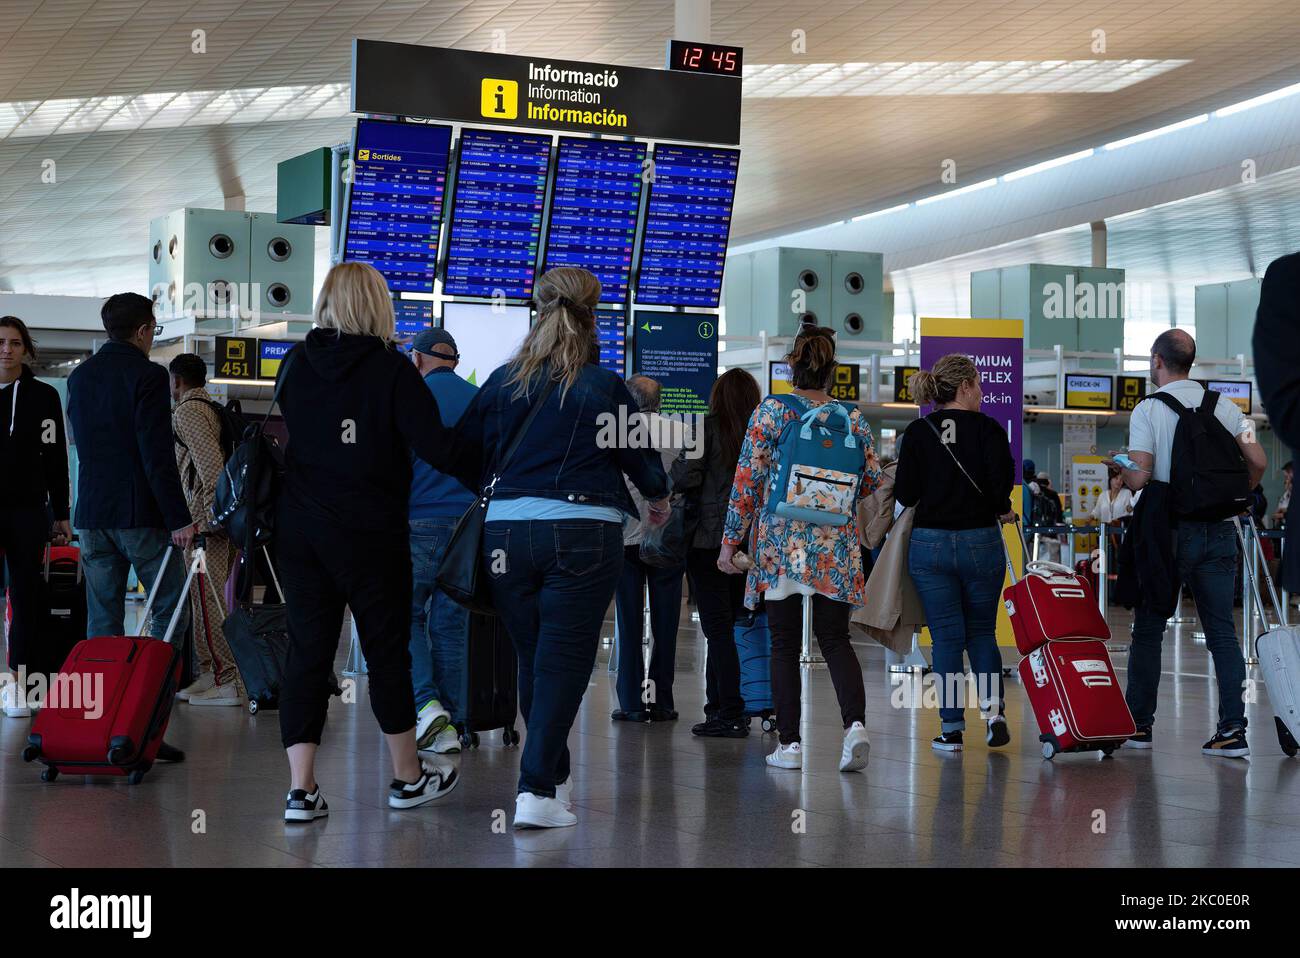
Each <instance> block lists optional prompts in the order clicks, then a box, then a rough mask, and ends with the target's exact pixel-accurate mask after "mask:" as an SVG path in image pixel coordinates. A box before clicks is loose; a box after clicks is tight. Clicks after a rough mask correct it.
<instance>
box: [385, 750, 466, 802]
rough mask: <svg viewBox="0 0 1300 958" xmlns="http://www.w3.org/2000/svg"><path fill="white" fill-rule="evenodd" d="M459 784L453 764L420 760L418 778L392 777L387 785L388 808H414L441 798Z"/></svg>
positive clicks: (457, 774)
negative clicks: (404, 780)
mask: <svg viewBox="0 0 1300 958" xmlns="http://www.w3.org/2000/svg"><path fill="white" fill-rule="evenodd" d="M459 784H460V774H459V773H458V772H457V771H456V766H455V765H450V764H447V763H445V762H426V761H421V762H420V779H419V781H416V782H403V781H402V780H401V779H397V778H395V779H393V781H392V782H391V783H390V784H389V786H388V805H389V807H390V808H415V807H417V806H419V805H424V804H425V803H427V802H432V801H435V800H437V799H439V798H442V797H443V796H444V795H446V794H447V793H448V792H450V791H451V790H452V789H454V788H455V787H456V786H457V785H459Z"/></svg>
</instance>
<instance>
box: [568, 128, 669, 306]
mask: <svg viewBox="0 0 1300 958" xmlns="http://www.w3.org/2000/svg"><path fill="white" fill-rule="evenodd" d="M645 157H646V145H645V144H644V143H636V142H633V143H627V142H621V141H618V140H585V139H576V138H573V137H560V151H559V154H558V156H557V157H556V161H555V186H554V188H553V189H552V190H551V217H550V227H549V228H548V230H547V234H546V253H545V255H544V256H543V257H542V264H543V265H542V269H543V271H545V270H548V269H552V268H554V267H556V266H579V267H581V268H583V269H585V270H590V271H591V272H592V273H595V274H596V278H597V279H598V280H600V301H601V302H602V303H618V304H622V303H626V302H627V296H628V284H629V281H630V278H631V274H632V250H633V248H634V247H635V245H636V218H637V213H638V211H639V209H640V206H641V175H642V172H643V170H642V167H643V166H644V164H645Z"/></svg>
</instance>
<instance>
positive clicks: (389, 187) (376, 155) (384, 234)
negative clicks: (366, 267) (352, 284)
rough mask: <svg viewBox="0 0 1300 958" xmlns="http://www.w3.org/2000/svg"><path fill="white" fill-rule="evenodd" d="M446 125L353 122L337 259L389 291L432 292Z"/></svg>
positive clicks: (447, 146)
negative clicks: (365, 271)
mask: <svg viewBox="0 0 1300 958" xmlns="http://www.w3.org/2000/svg"><path fill="white" fill-rule="evenodd" d="M450 152H451V127H449V126H435V125H431V124H423V123H391V122H387V121H384V120H358V121H357V133H356V137H355V140H354V142H353V153H352V189H351V191H350V201H349V203H348V219H347V234H346V236H345V238H344V242H343V259H344V260H350V261H357V262H362V263H369V264H370V265H371V266H373V267H375V269H377V270H379V272H381V273H383V275H384V279H386V280H387V281H388V288H389V289H390V290H392V291H394V292H412V293H432V292H433V279H434V276H435V274H436V272H437V266H438V230H439V228H440V227H441V225H442V205H443V197H444V194H445V192H446V188H447V158H448V156H449V154H450Z"/></svg>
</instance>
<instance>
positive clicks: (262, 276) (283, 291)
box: [249, 213, 316, 314]
mask: <svg viewBox="0 0 1300 958" xmlns="http://www.w3.org/2000/svg"><path fill="white" fill-rule="evenodd" d="M250 216H251V218H252V223H251V233H250V241H249V279H250V281H251V283H252V286H253V289H254V291H255V292H256V293H257V308H258V309H259V310H261V311H263V312H266V311H270V312H277V313H299V314H307V313H310V312H311V311H312V299H311V294H312V283H313V282H314V280H315V273H316V262H315V256H316V231H315V229H314V228H313V227H311V226H303V225H299V224H295V223H280V222H277V221H276V218H275V214H274V213H252V214H250Z"/></svg>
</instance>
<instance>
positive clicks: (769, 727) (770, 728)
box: [762, 715, 776, 732]
mask: <svg viewBox="0 0 1300 958" xmlns="http://www.w3.org/2000/svg"><path fill="white" fill-rule="evenodd" d="M762 726H763V731H764V732H775V731H776V719H775V718H773V717H772V716H771V715H764V716H763V722H762Z"/></svg>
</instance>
